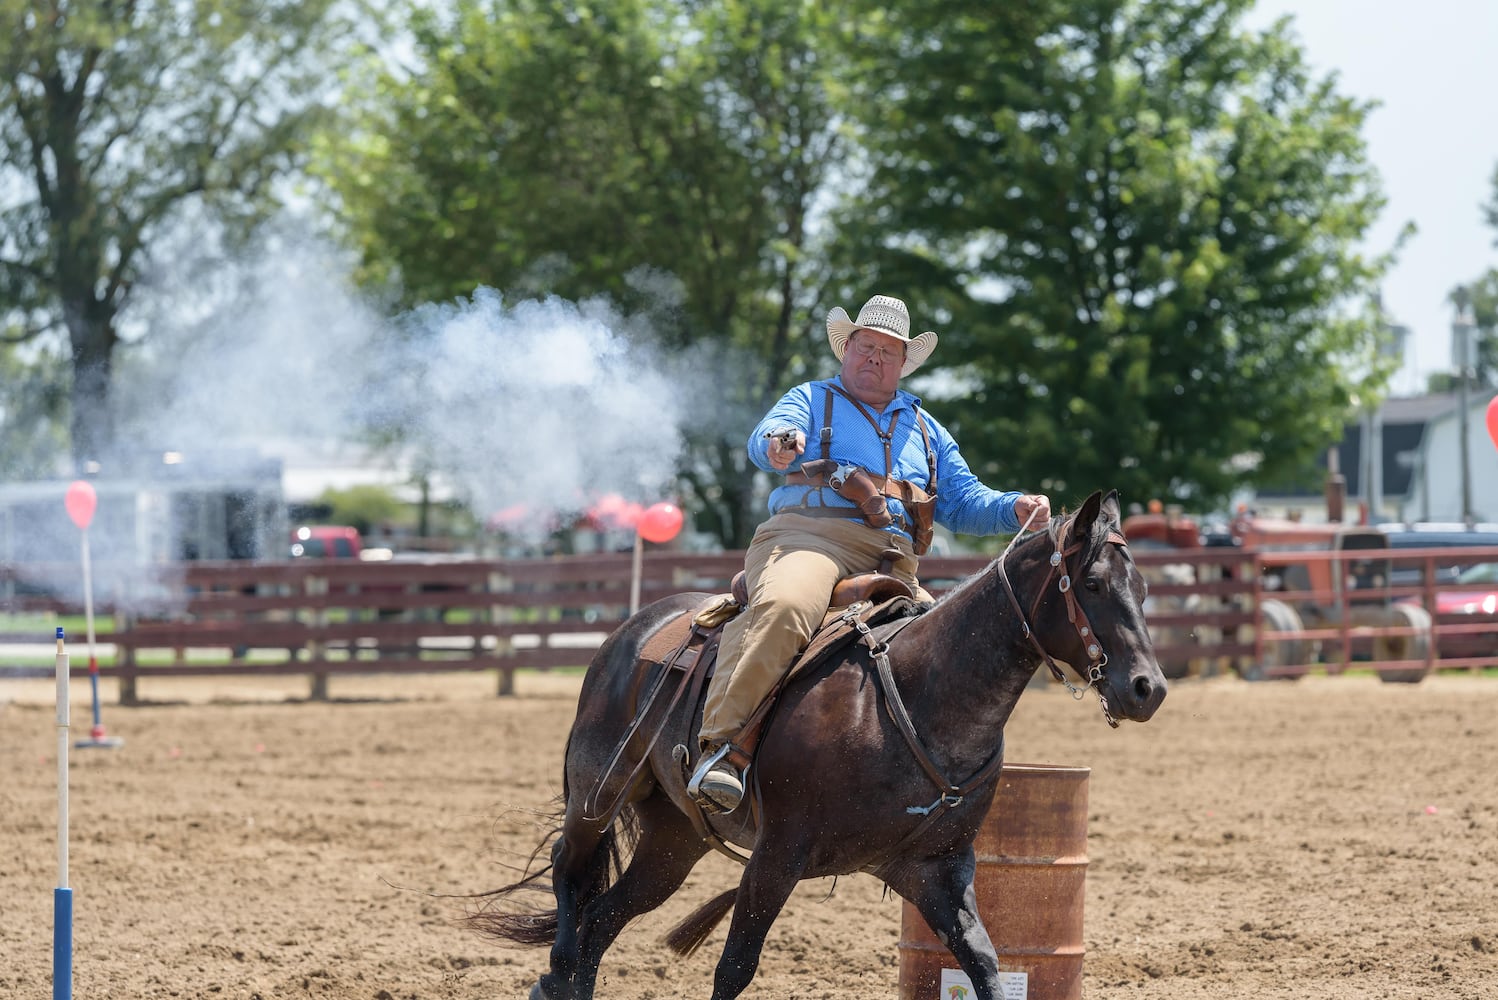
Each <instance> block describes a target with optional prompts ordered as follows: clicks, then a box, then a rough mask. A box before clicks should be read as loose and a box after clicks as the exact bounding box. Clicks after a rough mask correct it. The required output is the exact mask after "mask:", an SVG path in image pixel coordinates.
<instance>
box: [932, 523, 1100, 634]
mask: <svg viewBox="0 0 1498 1000" xmlns="http://www.w3.org/2000/svg"><path fill="white" fill-rule="evenodd" d="M1075 519H1076V514H1072V515H1071V516H1070V517H1059V518H1053V519H1052V520H1051V523H1050V524H1049V525H1048V526H1046V527H1044V528H1040V529H1037V530H1035V531H1033V532H1031V533H1030V534H1029V535H1027V536H1025V537H1024V538H1018V537H1016V538H1015V539H1013V540H1011V541H1010V543H1009V544H1008V545H1007V546H1005V548H1004V551H1003V552H1000V553H999V554H998V555H997V556H995V557H994V558H993V560H992V561H990V562H989V564H988V565H987V566H985V567H983V569H981V570H979V571H978V572H976V573H974V574H972V575H971V576H969V577H968V578H967V579H965V580H963V581H962V582H960V583H958V584H957V585H956V586H955V587H953V588H952V589H950V590H948V591H947V592H946V593H945V594H943V595H942V596H941V597H939V598H937V599H936V602H935V603H934V604H933V605H932V606H931V608H932V610H935V609H936V608H939V607H941V606H942V605H943V604H946V603H947V602H949V601H951V600H953V599H954V598H959V597H960V595H963V594H965V593H966V592H967V591H968V590H969V589H971V588H973V587H979V586H982V585H983V581H985V580H987V579H988V578H989V577H990V576H992V575H993V574H995V573H996V572H997V571H998V566H999V563H1000V562H1002V561H1003V560H1004V559H1006V558H1008V557H1009V556H1010V555H1014V554H1017V553H1019V552H1021V551H1023V550H1024V549H1025V548H1027V547H1029V546H1032V545H1034V544H1035V542H1036V540H1037V539H1040V538H1049V539H1051V540H1052V543H1053V544H1056V547H1057V548H1059V547H1060V546H1059V544H1057V543H1056V538H1057V537H1058V535H1059V534H1060V533H1061V532H1064V531H1065V530H1066V529H1068V528H1070V527H1071V522H1072V521H1073V520H1075ZM1053 532H1054V534H1053ZM1016 534H1017V533H1016ZM1093 544H1094V543H1089V546H1088V548H1089V551H1088V553H1087V555H1088V559H1089V561H1090V560H1091V558H1092V556H1093V554H1094V553H1093V552H1092V551H1091V548H1092V545H1093Z"/></svg>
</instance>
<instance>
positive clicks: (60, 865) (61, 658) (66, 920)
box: [52, 626, 73, 1000]
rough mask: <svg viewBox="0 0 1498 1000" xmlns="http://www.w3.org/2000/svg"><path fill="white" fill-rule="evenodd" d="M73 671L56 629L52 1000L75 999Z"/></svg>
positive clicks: (60, 635)
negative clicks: (71, 886) (71, 808)
mask: <svg viewBox="0 0 1498 1000" xmlns="http://www.w3.org/2000/svg"><path fill="white" fill-rule="evenodd" d="M70 679H71V677H70V668H69V666H68V654H67V650H66V649H64V648H63V630H62V628H61V626H59V627H58V629H57V889H56V891H54V892H53V894H52V1000H72V997H73V890H72V889H69V888H68V726H69V724H70V722H71V720H70V718H69V715H68V700H69V697H68V696H69V692H68V682H69V680H70Z"/></svg>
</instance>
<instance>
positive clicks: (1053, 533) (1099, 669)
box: [999, 511, 1128, 729]
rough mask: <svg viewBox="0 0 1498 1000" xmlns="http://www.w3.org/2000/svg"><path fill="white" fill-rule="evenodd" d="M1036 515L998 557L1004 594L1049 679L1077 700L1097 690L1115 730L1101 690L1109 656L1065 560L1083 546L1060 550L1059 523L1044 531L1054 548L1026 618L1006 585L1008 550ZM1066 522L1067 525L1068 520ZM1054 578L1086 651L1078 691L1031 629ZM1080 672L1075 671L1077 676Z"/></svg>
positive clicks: (1114, 539)
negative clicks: (1083, 677)
mask: <svg viewBox="0 0 1498 1000" xmlns="http://www.w3.org/2000/svg"><path fill="white" fill-rule="evenodd" d="M1035 514H1036V512H1035V511H1032V512H1031V513H1030V517H1029V518H1028V519H1026V521H1025V523H1024V525H1023V526H1022V527H1021V528H1020V530H1019V531H1017V532H1016V533H1015V535H1014V537H1013V538H1011V539H1010V540H1009V544H1008V546H1006V547H1005V549H1004V552H1003V554H1002V555H1000V556H999V579H1000V580H1002V581H1003V583H1004V593H1005V594H1007V595H1008V596H1009V603H1010V605H1011V606H1012V607H1013V608H1014V613H1015V615H1016V616H1018V618H1019V622H1020V627H1021V628H1022V629H1024V633H1025V638H1026V639H1029V640H1030V644H1031V645H1032V646H1034V647H1035V649H1036V651H1037V652H1038V653H1040V656H1041V659H1043V660H1045V663H1046V666H1048V667H1050V670H1051V676H1053V677H1055V678H1056V679H1057V680H1058V681H1060V682H1061V683H1062V684H1064V685H1066V689H1067V690H1068V691H1070V692H1071V696H1072V697H1073V698H1074V699H1077V700H1079V701H1080V700H1081V699H1082V697H1083V696H1084V695H1085V694H1086V692H1087V691H1088V689H1094V690H1096V691H1097V697H1098V703H1099V704H1100V705H1101V706H1102V709H1103V718H1104V719H1105V720H1106V721H1107V723H1108V725H1110V726H1112V727H1113V728H1114V729H1117V728H1118V720H1117V719H1115V718H1114V717H1113V713H1112V712H1111V711H1110V710H1109V708H1108V697H1107V695H1105V694H1104V693H1103V687H1102V683H1103V679H1104V678H1105V677H1106V676H1107V667H1108V654H1107V653H1106V652H1104V650H1103V647H1102V644H1101V643H1100V642H1099V641H1098V637H1097V631H1096V630H1095V629H1094V628H1093V627H1092V622H1091V621H1089V620H1088V618H1087V612H1085V611H1083V610H1082V606H1081V605H1080V604H1079V603H1077V596H1076V594H1075V593H1074V592H1073V588H1072V578H1071V573H1070V571H1069V568H1068V567H1067V564H1066V561H1067V559H1069V558H1070V557H1071V556H1072V555H1074V554H1076V553H1078V552H1080V551H1082V548H1083V547H1084V544H1085V543H1084V542H1083V541H1081V540H1079V541H1076V542H1073V543H1072V544H1071V545H1070V546H1068V547H1066V548H1062V545H1061V538H1062V536H1063V534H1064V529H1063V528H1062V526H1061V524H1062V522H1059V521H1058V522H1053V523H1052V524H1051V526H1050V528H1049V529H1048V530H1047V532H1046V534H1047V535H1048V536H1049V537H1050V539H1051V545H1052V547H1053V548H1052V551H1051V558H1050V564H1051V568H1050V571H1049V572H1048V573H1046V577H1045V579H1044V580H1043V581H1041V584H1040V588H1039V590H1038V591H1037V592H1036V595H1035V600H1034V602H1033V603H1032V604H1031V605H1030V614H1029V615H1026V614H1025V611H1024V609H1023V608H1021V607H1020V603H1019V598H1018V597H1016V596H1015V593H1014V585H1013V584H1012V583H1010V582H1009V572H1008V570H1007V569H1006V568H1005V565H1004V562H1005V560H1006V559H1008V557H1009V553H1010V551H1011V550H1012V549H1013V548H1014V543H1015V542H1017V541H1019V538H1020V536H1021V535H1023V534H1024V533H1025V531H1026V530H1028V529H1029V527H1030V521H1032V520H1034V519H1035ZM1073 519H1075V515H1073ZM1066 523H1068V524H1069V523H1070V521H1067V522H1066ZM1107 540H1108V542H1109V543H1112V544H1116V545H1118V546H1120V547H1125V546H1127V545H1128V542H1127V541H1125V540H1124V537H1123V535H1121V534H1119V533H1118V532H1116V531H1111V530H1110V531H1109V532H1108V539H1107ZM1056 576H1059V577H1060V580H1059V581H1058V582H1057V585H1056V587H1057V589H1058V590H1059V591H1060V592H1061V596H1062V598H1063V599H1064V600H1065V601H1066V619H1067V621H1069V622H1071V624H1072V627H1073V628H1075V629H1076V630H1077V635H1078V636H1079V637H1080V638H1081V640H1082V645H1083V647H1084V648H1085V649H1086V650H1087V660H1088V666H1087V674H1086V677H1087V684H1086V685H1085V686H1084V687H1081V688H1078V687H1076V686H1075V685H1074V684H1072V682H1071V681H1070V680H1069V679H1068V678H1067V676H1066V674H1065V673H1063V672H1062V670H1061V668H1060V667H1059V666H1057V665H1056V660H1055V658H1054V657H1052V656H1051V654H1050V653H1048V652H1046V649H1045V647H1044V646H1042V645H1041V644H1040V639H1039V638H1038V637H1037V636H1036V635H1035V630H1034V629H1033V628H1031V627H1030V620H1031V619H1032V618H1034V617H1035V613H1036V611H1037V610H1038V609H1039V607H1040V602H1041V601H1043V600H1044V599H1045V595H1046V589H1047V588H1048V587H1049V586H1050V584H1051V578H1052V577H1056ZM1080 673H1081V671H1078V674H1080Z"/></svg>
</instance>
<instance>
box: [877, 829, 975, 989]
mask: <svg viewBox="0 0 1498 1000" xmlns="http://www.w3.org/2000/svg"><path fill="white" fill-rule="evenodd" d="M976 870H977V862H976V861H975V859H974V857H973V849H972V848H971V847H969V848H968V849H967V850H966V851H963V852H960V853H958V854H954V855H947V856H945V857H940V858H929V859H927V860H925V861H923V862H919V863H916V864H912V865H907V866H902V871H901V872H900V874H899V876H898V877H894V878H887V879H886V881H887V882H888V883H889V887H890V888H891V889H894V890H895V892H897V893H899V894H900V895H901V896H903V897H905V898H906V899H908V900H910V902H911V903H913V904H914V905H915V908H916V909H917V910H919V911H920V914H921V916H922V917H923V918H924V919H925V921H926V924H927V926H929V927H930V928H931V930H932V931H934V932H935V934H936V936H937V938H939V939H940V940H941V942H942V944H944V945H946V946H947V950H948V951H950V952H951V953H952V957H953V958H955V959H957V964H958V965H960V966H961V967H962V971H963V972H965V973H967V977H968V978H969V979H971V980H972V982H973V989H974V991H975V992H976V993H977V998H976V1000H997V998H998V997H1000V996H1001V995H1002V994H1001V992H1000V984H999V960H998V956H997V955H996V954H995V953H994V950H993V941H992V940H990V939H989V937H988V928H986V927H984V926H983V921H982V919H980V918H979V916H978V896H977V894H976V893H975V892H974V891H973V875H974V873H975V872H976Z"/></svg>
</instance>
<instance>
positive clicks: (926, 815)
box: [854, 511, 1125, 853]
mask: <svg viewBox="0 0 1498 1000" xmlns="http://www.w3.org/2000/svg"><path fill="white" fill-rule="evenodd" d="M1034 519H1035V512H1034V511H1031V513H1030V516H1029V518H1027V519H1026V520H1025V523H1024V525H1022V526H1021V527H1020V530H1019V531H1018V532H1016V533H1015V535H1014V537H1013V538H1011V539H1010V540H1009V544H1008V545H1007V546H1006V547H1005V548H1004V552H1003V554H1002V555H1000V556H999V559H998V573H999V579H1000V580H1002V581H1003V582H1004V592H1005V593H1006V594H1008V595H1009V603H1010V605H1012V606H1013V608H1014V613H1015V615H1016V616H1018V618H1019V621H1020V626H1021V628H1022V629H1023V630H1024V633H1025V637H1026V638H1028V639H1029V640H1030V642H1031V644H1032V645H1034V647H1035V649H1036V650H1037V651H1038V652H1039V653H1040V655H1041V657H1042V658H1043V659H1044V660H1045V662H1046V664H1047V665H1048V666H1049V667H1050V668H1051V673H1052V674H1053V675H1054V676H1055V677H1056V679H1057V680H1059V681H1060V682H1061V683H1062V684H1065V685H1066V689H1067V690H1068V691H1070V692H1071V694H1072V697H1073V698H1077V699H1080V698H1081V697H1082V696H1083V694H1084V693H1085V692H1086V690H1087V689H1088V688H1096V689H1097V693H1098V701H1099V702H1100V703H1101V704H1102V709H1103V718H1104V719H1105V720H1107V722H1108V725H1110V726H1113V727H1114V728H1117V727H1118V720H1117V719H1115V718H1114V717H1113V713H1112V712H1110V711H1109V710H1108V700H1107V698H1106V697H1105V696H1104V695H1103V691H1102V687H1101V684H1102V681H1103V678H1104V676H1105V673H1104V668H1106V667H1107V665H1108V654H1107V653H1105V652H1103V648H1102V646H1101V645H1100V644H1099V643H1098V641H1097V635H1096V633H1095V632H1094V630H1093V628H1092V623H1091V622H1090V621H1089V620H1088V619H1087V614H1086V612H1084V611H1083V610H1082V607H1081V605H1079V604H1078V603H1077V599H1076V596H1075V595H1074V594H1073V593H1072V580H1071V574H1070V573H1069V572H1068V570H1067V566H1066V560H1067V559H1068V558H1069V557H1070V556H1071V555H1072V554H1074V553H1076V552H1079V551H1081V549H1082V548H1083V545H1082V543H1081V542H1078V543H1076V544H1075V545H1073V546H1071V547H1069V548H1066V549H1064V550H1063V548H1062V545H1061V541H1060V539H1061V537H1062V532H1061V530H1060V527H1059V522H1057V524H1056V525H1055V526H1053V528H1052V530H1050V531H1049V532H1048V535H1049V536H1050V538H1051V540H1052V543H1053V545H1054V551H1052V553H1051V559H1050V564H1051V570H1050V572H1049V573H1047V574H1046V578H1045V580H1044V581H1042V583H1041V585H1040V589H1039V593H1040V594H1041V595H1044V593H1045V589H1046V587H1047V586H1048V585H1049V584H1050V581H1051V577H1052V576H1055V575H1056V573H1057V571H1058V570H1059V571H1060V573H1061V580H1060V582H1059V584H1058V587H1059V589H1060V591H1061V593H1062V595H1064V597H1065V599H1066V617H1067V620H1068V621H1070V622H1071V623H1072V626H1073V627H1074V628H1076V630H1077V634H1078V635H1080V636H1081V637H1082V640H1083V642H1084V643H1085V644H1086V647H1087V656H1088V658H1089V659H1090V660H1091V661H1092V663H1091V667H1090V668H1089V669H1088V672H1087V678H1088V680H1087V687H1085V688H1081V689H1078V688H1077V687H1076V686H1075V685H1073V684H1072V683H1071V681H1069V680H1068V679H1067V677H1066V675H1065V674H1064V673H1062V671H1061V668H1060V667H1059V666H1057V665H1056V661H1055V659H1054V658H1053V657H1052V656H1051V655H1050V654H1049V653H1047V652H1046V650H1045V647H1044V646H1042V645H1041V643H1040V640H1039V638H1037V637H1036V635H1035V630H1034V629H1033V628H1031V627H1030V617H1029V616H1027V615H1026V614H1025V612H1024V609H1022V608H1021V607H1020V603H1019V598H1018V597H1017V596H1016V595H1015V593H1014V586H1013V585H1012V584H1011V583H1010V582H1009V574H1008V572H1007V571H1006V570H1005V567H1004V561H1005V560H1006V559H1007V558H1008V557H1009V553H1010V552H1012V551H1013V550H1014V546H1015V543H1016V542H1017V541H1019V538H1020V536H1021V535H1023V534H1024V533H1025V532H1026V531H1027V530H1029V527H1030V522H1031V521H1033V520H1034ZM1108 541H1109V542H1116V543H1117V544H1119V545H1123V544H1125V542H1124V539H1123V536H1122V535H1120V534H1118V533H1117V532H1115V531H1110V532H1108ZM1035 603H1036V607H1039V604H1040V599H1039V598H1037V599H1036V602H1035ZM910 621H911V619H906V620H904V621H902V622H898V623H896V625H895V627H894V628H892V629H889V630H888V631H886V632H885V633H884V634H883V636H882V637H876V636H875V635H874V633H873V630H871V629H870V628H869V627H868V626H867V625H866V624H864V623H863V622H856V623H855V626H854V627H855V628H857V629H858V631H859V633H860V637H861V639H862V641H863V642H864V643H865V645H867V646H868V648H869V652H870V655H871V657H872V658H873V660H874V666H875V669H876V671H877V673H878V677H879V684H880V686H881V687H883V688H884V705H885V710H886V711H887V712H888V713H889V717H890V719H892V720H893V721H894V723H895V728H897V729H899V730H900V735H901V736H902V737H904V738H905V743H906V745H907V746H909V748H910V752H911V754H912V755H913V756H914V757H915V759H916V761H917V763H919V764H920V765H921V769H922V770H923V771H925V772H926V776H927V777H928V778H930V779H931V782H932V784H934V785H935V786H936V788H937V792H938V794H937V797H936V800H935V801H934V802H932V803H931V804H930V805H925V806H906V808H905V811H906V812H907V813H910V814H912V815H919V816H921V817H923V819H922V820H921V822H920V823H917V824H916V825H915V827H914V828H912V829H911V830H910V832H909V833H907V834H906V835H905V837H904V838H902V839H901V841H900V843H899V845H897V846H896V848H895V851H896V852H897V853H898V852H899V851H900V850H903V849H904V847H905V846H906V845H907V844H909V843H911V842H913V841H914V840H916V839H917V838H918V837H920V836H921V834H923V833H924V832H925V831H926V829H927V828H929V827H930V826H931V825H932V824H933V823H935V822H936V821H937V820H938V819H940V818H941V817H942V816H943V815H944V814H945V813H946V812H947V811H948V810H951V809H955V808H956V807H957V806H959V805H961V804H962V801H963V799H965V798H966V797H967V796H968V795H969V794H970V793H971V792H972V791H973V790H975V789H977V788H981V787H983V786H984V785H985V784H986V783H987V782H989V781H991V780H992V779H993V778H994V777H995V776H996V775H997V774H998V772H999V769H1000V768H1002V767H1003V766H1004V741H1003V738H1002V736H1001V737H1000V739H999V745H998V747H997V748H996V749H995V750H994V752H993V755H992V756H990V757H989V758H988V760H987V761H985V762H984V763H983V765H982V766H981V767H979V768H978V770H977V771H975V772H973V774H972V775H971V776H970V777H968V779H967V780H966V781H963V782H961V783H960V784H954V783H953V782H952V781H951V780H950V779H949V778H947V776H946V775H945V774H943V773H942V772H941V769H940V768H939V767H937V766H936V762H935V761H933V760H932V759H931V754H930V752H929V751H928V750H927V749H926V745H925V744H924V743H923V742H922V741H921V737H920V734H919V733H917V732H916V729H915V723H914V722H913V721H912V720H911V718H910V712H909V711H908V710H907V709H906V708H905V703H904V701H903V700H902V699H901V698H900V691H899V688H897V687H896V686H895V677H894V671H893V670H892V669H891V668H890V663H889V641H890V639H892V638H894V636H895V634H896V633H897V632H898V631H899V630H900V629H901V628H903V627H904V626H905V625H908V624H909V623H910Z"/></svg>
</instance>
